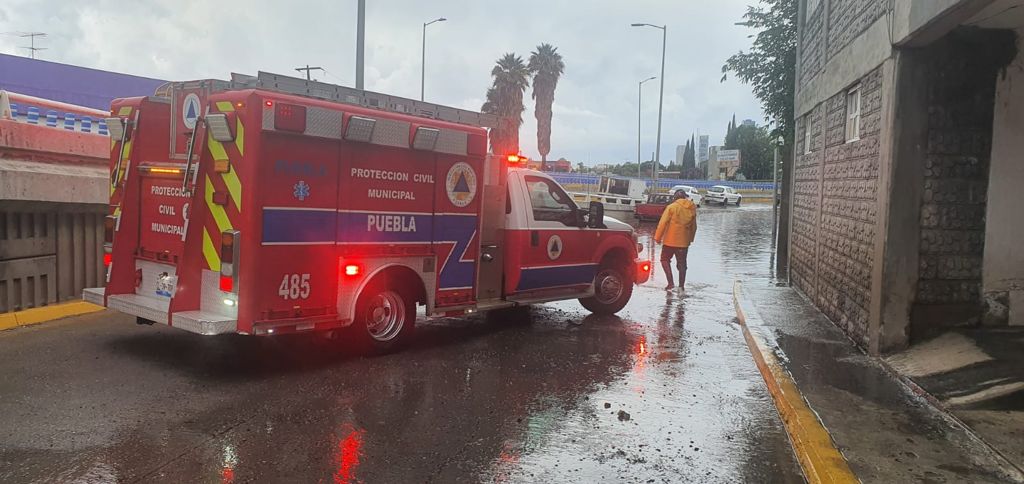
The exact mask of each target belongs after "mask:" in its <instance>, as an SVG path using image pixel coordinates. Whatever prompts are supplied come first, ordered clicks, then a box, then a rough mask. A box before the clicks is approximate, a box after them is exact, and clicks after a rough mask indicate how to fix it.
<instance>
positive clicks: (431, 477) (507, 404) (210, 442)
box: [0, 205, 803, 483]
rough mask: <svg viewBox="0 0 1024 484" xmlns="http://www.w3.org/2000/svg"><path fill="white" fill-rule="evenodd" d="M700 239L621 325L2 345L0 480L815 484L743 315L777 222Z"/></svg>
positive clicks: (64, 329)
mask: <svg viewBox="0 0 1024 484" xmlns="http://www.w3.org/2000/svg"><path fill="white" fill-rule="evenodd" d="M698 221H699V231H698V235H697V241H696V242H695V244H694V246H693V248H692V249H691V252H690V256H689V262H690V270H689V276H688V279H687V281H688V283H687V287H686V290H685V292H683V291H679V290H674V291H665V290H664V289H662V287H663V286H664V284H665V283H664V278H663V276H662V275H661V274H660V266H658V265H657V264H655V268H656V271H657V272H656V273H655V275H654V277H653V278H652V280H651V281H650V282H648V283H646V284H645V285H644V286H642V287H638V288H636V291H635V292H634V294H633V299H632V301H631V302H630V304H629V305H628V306H627V307H626V309H625V310H623V311H622V312H621V313H620V314H619V315H618V316H615V317H595V316H591V315H588V313H587V312H586V311H585V310H583V308H582V307H580V306H579V304H578V303H576V302H575V301H564V302H559V303H555V304H549V305H543V306H538V307H535V308H533V309H532V310H531V311H530V312H529V313H528V314H527V315H520V316H518V317H513V318H508V317H506V318H487V317H483V316H479V317H471V318H455V319H442V320H434V321H429V322H426V321H421V325H420V327H419V328H418V333H417V340H416V342H415V343H414V344H413V345H412V347H411V348H409V349H408V350H406V351H404V352H402V353H399V354H394V355H388V356H382V357H375V358H363V357H355V356H351V355H348V354H346V353H345V352H343V351H338V350H337V349H336V348H335V347H333V346H331V345H330V344H328V343H326V342H324V341H322V340H319V339H310V338H299V337H290V338H284V337H272V338H271V337H263V338H255V337H244V336H222V337H202V336H197V335H193V334H189V333H185V332H181V331H177V330H173V329H170V328H165V327H159V326H147V327H143V326H136V325H135V324H133V321H134V318H130V317H127V316H124V315H120V314H116V313H111V312H102V313H95V314H91V315H86V316H82V317H78V318H72V319H69V320H63V321H60V322H55V323H50V324H45V325H41V326H36V327H29V328H24V329H19V330H15V331H7V332H4V333H0V481H2V482H58V481H60V482H68V481H77V482H115V481H116V482H133V481H142V482H222V483H230V482H249V481H261V482H284V481H288V482H335V483H348V482H445V483H447V482H480V481H483V482H587V483H591V482H673V483H674V482H744V481H745V482H802V481H803V478H802V477H801V475H800V469H799V466H798V464H797V462H796V460H795V458H794V456H793V454H792V450H791V448H790V445H789V443H788V440H787V437H786V434H785V431H784V429H783V426H782V424H781V422H780V420H779V417H778V414H777V412H776V411H775V408H774V407H773V405H772V402H771V399H770V397H769V395H768V393H767V391H766V390H765V388H764V384H763V382H762V380H761V376H760V374H759V373H758V372H757V369H756V367H755V366H754V364H753V362H752V360H751V358H750V355H749V353H748V350H747V348H746V345H745V343H744V341H743V337H742V335H741V333H740V331H739V328H738V327H737V325H736V323H735V321H734V316H735V314H734V311H733V306H732V299H731V284H732V281H733V280H734V279H736V278H743V279H745V280H747V281H753V282H752V283H753V284H759V285H764V286H770V285H771V284H772V273H771V265H772V263H771V247H770V243H769V239H770V234H771V209H770V207H769V206H766V205H762V206H757V205H751V206H744V207H739V208H733V207H729V208H717V207H705V208H702V209H701V211H700V216H699V220H698ZM652 229H653V224H645V225H641V226H639V231H640V233H641V241H642V242H643V243H645V244H648V247H649V248H648V249H647V250H646V251H645V254H646V255H650V254H651V249H650V240H649V239H650V232H651V230H652ZM654 255H655V256H656V255H657V252H656V251H655V253H654ZM654 258H655V259H656V257H654Z"/></svg>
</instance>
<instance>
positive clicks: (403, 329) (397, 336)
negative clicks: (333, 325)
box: [345, 279, 416, 354]
mask: <svg viewBox="0 0 1024 484" xmlns="http://www.w3.org/2000/svg"><path fill="white" fill-rule="evenodd" d="M410 294H411V292H410V291H407V290H405V289H404V288H402V287H392V286H389V285H387V284H386V280H385V279H377V280H374V281H371V282H370V283H369V284H367V286H366V287H365V288H364V289H363V291H362V292H361V293H360V294H359V299H358V300H357V301H356V317H355V320H354V321H352V324H351V325H349V327H348V331H347V334H346V336H347V337H346V338H345V339H346V340H348V341H350V342H351V343H352V344H353V345H354V346H355V349H356V351H358V352H360V353H371V354H386V353H391V352H394V351H396V350H398V349H400V348H402V347H403V346H405V345H406V344H408V343H409V341H410V340H411V339H412V335H413V332H414V331H415V327H416V302H415V300H414V299H413V297H411V296H410Z"/></svg>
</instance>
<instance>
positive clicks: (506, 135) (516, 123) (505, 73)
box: [480, 52, 530, 154]
mask: <svg viewBox="0 0 1024 484" xmlns="http://www.w3.org/2000/svg"><path fill="white" fill-rule="evenodd" d="M529 76H530V71H529V69H528V68H527V67H526V64H525V63H524V62H523V58H522V57H519V56H517V55H515V54H513V53H511V52H510V53H508V54H505V55H503V56H502V57H501V58H499V59H498V62H497V63H496V64H495V66H494V68H493V69H491V77H493V78H494V84H493V85H492V86H491V87H490V88H488V89H487V100H486V101H485V102H484V105H483V106H482V107H481V108H480V110H481V111H483V112H485V113H489V114H494V115H496V116H498V127H497V128H495V129H494V130H493V131H492V132H491V151H492V152H494V153H497V154H506V153H518V152H519V127H520V126H522V124H523V111H525V110H526V108H525V107H524V106H523V93H525V92H526V88H527V87H529V86H530V78H529Z"/></svg>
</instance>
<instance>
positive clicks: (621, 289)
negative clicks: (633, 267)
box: [580, 265, 633, 315]
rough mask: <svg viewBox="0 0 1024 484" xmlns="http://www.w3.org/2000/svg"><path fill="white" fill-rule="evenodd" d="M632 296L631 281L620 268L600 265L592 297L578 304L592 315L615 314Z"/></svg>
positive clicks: (583, 299) (582, 299)
mask: <svg viewBox="0 0 1024 484" xmlns="http://www.w3.org/2000/svg"><path fill="white" fill-rule="evenodd" d="M632 295H633V280H632V278H630V277H629V276H628V275H627V274H626V272H625V271H624V270H623V269H622V268H621V267H617V266H613V265H602V266H601V267H599V268H598V269H597V276H596V277H594V295H593V296H591V297H585V298H581V299H580V304H582V305H583V307H584V308H587V310H588V311H590V312H592V313H594V314H600V315H606V314H615V313H617V312H619V311H620V310H622V308H624V307H626V303H628V302H629V298H630V297H631V296H632Z"/></svg>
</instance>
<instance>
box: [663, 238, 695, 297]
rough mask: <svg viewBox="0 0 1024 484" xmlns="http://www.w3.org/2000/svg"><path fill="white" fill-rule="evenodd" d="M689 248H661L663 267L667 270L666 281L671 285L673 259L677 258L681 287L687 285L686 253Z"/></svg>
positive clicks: (665, 246)
mask: <svg viewBox="0 0 1024 484" xmlns="http://www.w3.org/2000/svg"><path fill="white" fill-rule="evenodd" d="M688 251H689V247H672V246H668V245H663V246H661V267H662V268H663V269H665V279H668V283H669V284H670V285H672V284H673V282H672V257H675V258H676V268H677V269H679V287H683V285H685V284H686V253H687V252H688Z"/></svg>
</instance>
